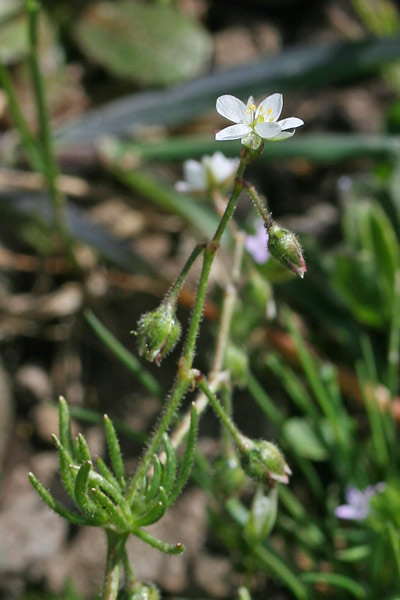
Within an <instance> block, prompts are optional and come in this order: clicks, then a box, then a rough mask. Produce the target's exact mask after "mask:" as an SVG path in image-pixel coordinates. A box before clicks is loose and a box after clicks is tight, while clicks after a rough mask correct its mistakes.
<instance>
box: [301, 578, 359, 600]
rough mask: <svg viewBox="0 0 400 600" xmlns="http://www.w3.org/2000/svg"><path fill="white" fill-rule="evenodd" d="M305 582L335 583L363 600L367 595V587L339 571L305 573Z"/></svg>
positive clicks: (335, 585) (334, 584)
mask: <svg viewBox="0 0 400 600" xmlns="http://www.w3.org/2000/svg"><path fill="white" fill-rule="evenodd" d="M301 578H302V580H303V581H304V582H305V583H324V584H326V585H329V586H330V585H333V586H334V587H339V588H343V589H344V590H347V591H348V592H350V593H351V594H352V595H353V596H354V597H355V598H360V600H363V599H364V598H366V597H367V594H366V591H365V589H364V588H363V587H362V586H361V585H360V584H359V583H357V581H354V579H350V578H349V577H346V576H345V575H338V574H337V573H310V572H308V573H304V574H303V575H302V576H301Z"/></svg>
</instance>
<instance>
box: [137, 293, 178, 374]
mask: <svg viewBox="0 0 400 600" xmlns="http://www.w3.org/2000/svg"><path fill="white" fill-rule="evenodd" d="M180 335H181V325H180V323H179V321H178V320H177V318H176V315H175V308H174V307H172V306H171V305H169V304H161V305H160V306H159V307H158V308H156V309H155V310H153V311H151V312H148V313H145V314H144V315H142V316H141V317H140V319H139V323H138V331H137V336H138V344H139V354H140V356H144V357H145V358H146V359H147V360H149V361H150V362H152V361H155V362H156V363H157V365H159V364H160V363H161V361H162V359H163V358H164V356H166V355H167V354H168V352H170V350H172V349H173V348H174V346H175V344H176V343H177V341H178V339H179V336H180Z"/></svg>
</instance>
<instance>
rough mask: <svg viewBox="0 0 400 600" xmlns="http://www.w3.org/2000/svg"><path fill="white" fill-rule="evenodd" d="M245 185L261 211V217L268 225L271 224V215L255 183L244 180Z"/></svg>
mask: <svg viewBox="0 0 400 600" xmlns="http://www.w3.org/2000/svg"><path fill="white" fill-rule="evenodd" d="M243 186H244V187H245V188H246V190H247V193H248V194H249V196H250V198H251V199H252V201H253V204H254V206H255V207H256V209H257V210H258V212H259V213H260V217H261V218H262V220H263V221H264V223H265V224H266V225H269V224H270V223H271V215H270V214H269V213H268V211H267V208H266V207H265V206H264V203H263V201H262V200H261V198H260V196H259V195H258V193H257V190H256V188H255V187H254V186H253V185H250V184H248V183H247V182H243Z"/></svg>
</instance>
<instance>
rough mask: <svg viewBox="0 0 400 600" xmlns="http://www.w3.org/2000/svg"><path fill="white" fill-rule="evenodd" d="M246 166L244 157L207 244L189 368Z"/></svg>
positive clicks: (187, 353)
mask: <svg viewBox="0 0 400 600" xmlns="http://www.w3.org/2000/svg"><path fill="white" fill-rule="evenodd" d="M246 166H247V162H246V161H245V160H243V158H242V160H241V161H240V164H239V167H238V171H237V174H236V179H235V184H234V186H233V190H232V193H231V197H230V199H229V202H228V204H227V206H226V208H225V212H224V214H223V215H222V219H221V221H220V223H219V225H218V228H217V231H216V232H215V234H214V237H213V239H212V240H211V242H210V243H209V244H208V245H207V247H206V249H205V251H204V260H203V268H202V271H201V275H200V281H199V285H198V288H197V296H196V302H195V305H194V309H193V314H192V320H191V323H190V327H189V332H188V336H187V339H186V345H185V349H184V352H183V356H184V359H185V361H186V363H187V368H189V369H190V368H191V365H192V362H193V358H194V351H195V346H196V338H197V334H198V331H199V326H200V321H201V317H202V314H203V306H204V300H205V297H206V293H207V287H208V279H209V276H210V271H211V267H212V264H213V262H214V257H215V253H216V251H217V249H218V247H219V244H220V242H221V238H222V235H223V233H224V231H225V229H226V226H227V224H228V222H229V219H230V218H231V217H232V215H233V212H234V210H235V208H236V204H237V201H238V198H239V195H240V192H241V191H242V189H243V180H242V177H243V173H244V170H245V168H246Z"/></svg>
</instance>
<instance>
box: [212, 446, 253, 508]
mask: <svg viewBox="0 0 400 600" xmlns="http://www.w3.org/2000/svg"><path fill="white" fill-rule="evenodd" d="M213 466H214V484H215V488H216V490H217V492H218V493H219V494H220V495H221V496H223V497H225V498H230V497H231V496H233V495H234V494H235V493H237V492H239V491H240V490H241V489H242V488H243V485H244V483H245V481H246V474H245V472H244V471H243V469H242V467H241V465H240V461H239V460H238V457H237V456H236V454H232V455H231V456H228V457H225V456H220V457H219V458H217V460H216V461H215V463H214V465H213Z"/></svg>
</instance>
